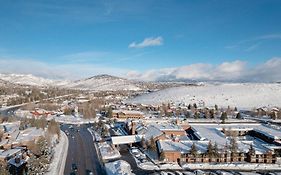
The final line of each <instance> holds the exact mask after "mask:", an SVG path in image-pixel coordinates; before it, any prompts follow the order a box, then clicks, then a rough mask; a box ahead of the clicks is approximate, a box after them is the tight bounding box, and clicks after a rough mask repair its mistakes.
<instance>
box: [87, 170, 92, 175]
mask: <svg viewBox="0 0 281 175" xmlns="http://www.w3.org/2000/svg"><path fill="white" fill-rule="evenodd" d="M93 174H94V173H93V172H92V171H90V170H86V175H93Z"/></svg>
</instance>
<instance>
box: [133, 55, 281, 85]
mask: <svg viewBox="0 0 281 175" xmlns="http://www.w3.org/2000/svg"><path fill="white" fill-rule="evenodd" d="M280 67H281V58H272V59H270V60H268V61H266V62H265V63H263V64H260V65H257V66H256V67H252V68H251V67H249V66H247V64H246V62H244V61H240V60H236V61H233V62H223V63H221V64H219V65H212V64H203V63H199V64H191V65H187V66H182V67H174V68H167V69H159V70H149V71H146V72H144V73H136V72H135V73H134V74H130V76H128V77H129V78H135V79H142V80H148V81H157V80H168V81H171V80H196V81H233V82H278V81H281V74H280Z"/></svg>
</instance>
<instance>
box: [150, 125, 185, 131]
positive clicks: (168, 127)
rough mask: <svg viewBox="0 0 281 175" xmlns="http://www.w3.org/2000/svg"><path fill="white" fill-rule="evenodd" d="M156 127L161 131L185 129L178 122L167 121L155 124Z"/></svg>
mask: <svg viewBox="0 0 281 175" xmlns="http://www.w3.org/2000/svg"><path fill="white" fill-rule="evenodd" d="M154 126H155V127H157V128H158V129H159V130H161V131H169V130H170V131H175V130H177V131H184V129H183V128H182V127H181V126H179V125H176V124H172V123H167V124H154Z"/></svg>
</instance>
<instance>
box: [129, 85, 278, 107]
mask: <svg viewBox="0 0 281 175" xmlns="http://www.w3.org/2000/svg"><path fill="white" fill-rule="evenodd" d="M128 102H130V103H143V104H161V103H163V102H175V103H187V104H189V103H191V104H193V103H198V104H204V103H205V106H214V105H215V104H217V105H219V106H224V107H227V106H228V105H230V106H237V107H240V108H252V107H261V106H281V84H262V83H260V84H259V83H246V84H245V83H243V84H242V83H236V84H216V85H214V84H206V85H202V86H185V87H174V88H168V89H164V90H160V91H157V92H153V93H149V94H143V95H141V96H138V97H136V98H134V99H131V100H128Z"/></svg>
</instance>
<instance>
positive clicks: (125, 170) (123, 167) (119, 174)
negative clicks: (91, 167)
mask: <svg viewBox="0 0 281 175" xmlns="http://www.w3.org/2000/svg"><path fill="white" fill-rule="evenodd" d="M105 170H106V174H107V175H134V173H132V170H131V166H130V164H129V163H128V162H126V161H124V160H117V161H114V162H110V163H106V164H105Z"/></svg>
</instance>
